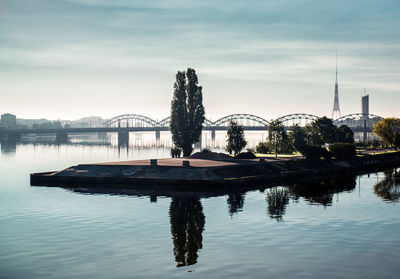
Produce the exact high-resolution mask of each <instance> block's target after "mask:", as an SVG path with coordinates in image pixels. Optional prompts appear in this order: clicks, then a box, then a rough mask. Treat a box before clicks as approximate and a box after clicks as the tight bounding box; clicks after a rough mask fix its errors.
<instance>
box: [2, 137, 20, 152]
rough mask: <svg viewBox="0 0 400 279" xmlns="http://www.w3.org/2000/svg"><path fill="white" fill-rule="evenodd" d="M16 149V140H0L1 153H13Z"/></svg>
mask: <svg viewBox="0 0 400 279" xmlns="http://www.w3.org/2000/svg"><path fill="white" fill-rule="evenodd" d="M16 150H17V142H16V141H8V140H6V141H2V142H1V153H4V154H9V153H15V152H16Z"/></svg>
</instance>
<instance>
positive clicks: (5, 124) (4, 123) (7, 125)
mask: <svg viewBox="0 0 400 279" xmlns="http://www.w3.org/2000/svg"><path fill="white" fill-rule="evenodd" d="M0 127H1V128H2V129H16V128H17V117H16V116H15V115H13V114H10V113H5V114H2V115H1V124H0Z"/></svg>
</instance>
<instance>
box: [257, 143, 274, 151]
mask: <svg viewBox="0 0 400 279" xmlns="http://www.w3.org/2000/svg"><path fill="white" fill-rule="evenodd" d="M270 151H271V149H270V144H269V143H267V142H259V143H258V144H257V146H256V152H257V153H261V154H267V153H269V152H270Z"/></svg>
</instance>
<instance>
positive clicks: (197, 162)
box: [91, 158, 258, 167]
mask: <svg viewBox="0 0 400 279" xmlns="http://www.w3.org/2000/svg"><path fill="white" fill-rule="evenodd" d="M182 161H189V164H190V166H191V167H220V166H233V165H240V164H245V163H249V162H251V161H258V160H241V161H239V162H235V161H221V160H203V159H187V158H166V159H157V165H159V166H182ZM91 165H103V166H104V165H108V166H109V165H121V166H149V165H150V160H134V161H119V162H106V163H96V164H91Z"/></svg>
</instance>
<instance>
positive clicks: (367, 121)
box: [333, 113, 383, 129]
mask: <svg viewBox="0 0 400 279" xmlns="http://www.w3.org/2000/svg"><path fill="white" fill-rule="evenodd" d="M382 119H383V117H381V116H379V115H375V114H363V113H352V114H347V115H344V116H342V117H340V118H338V119H336V120H334V121H333V123H334V124H335V125H336V126H340V125H346V126H348V127H350V128H361V127H364V125H365V127H366V128H370V129H372V128H373V127H374V125H375V124H376V123H377V122H378V121H380V120H382Z"/></svg>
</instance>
